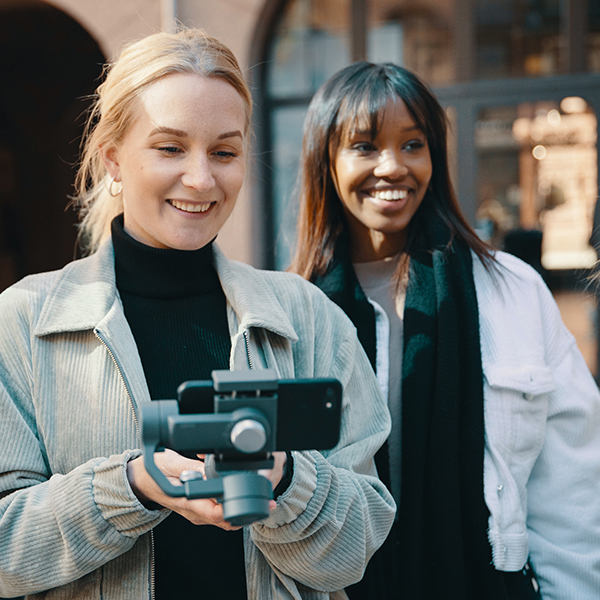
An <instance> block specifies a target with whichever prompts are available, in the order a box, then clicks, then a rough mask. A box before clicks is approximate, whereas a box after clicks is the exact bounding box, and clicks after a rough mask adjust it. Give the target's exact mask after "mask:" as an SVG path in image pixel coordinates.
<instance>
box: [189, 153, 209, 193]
mask: <svg viewBox="0 0 600 600" xmlns="http://www.w3.org/2000/svg"><path fill="white" fill-rule="evenodd" d="M181 182H182V183H183V185H184V186H186V187H189V188H192V189H194V190H196V191H198V192H208V191H210V190H211V189H212V188H214V187H215V179H214V177H213V173H212V168H211V162H210V158H209V157H208V156H206V155H201V156H198V155H195V156H190V157H189V159H188V160H187V161H186V164H185V170H184V173H183V174H182V176H181Z"/></svg>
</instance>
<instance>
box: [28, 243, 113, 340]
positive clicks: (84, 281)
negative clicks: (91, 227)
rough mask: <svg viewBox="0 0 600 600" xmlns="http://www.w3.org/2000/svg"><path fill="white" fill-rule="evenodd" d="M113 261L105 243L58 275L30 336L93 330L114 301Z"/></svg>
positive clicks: (108, 246)
mask: <svg viewBox="0 0 600 600" xmlns="http://www.w3.org/2000/svg"><path fill="white" fill-rule="evenodd" d="M114 263H115V258H114V251H113V247H112V243H110V242H106V243H105V244H103V245H102V246H101V247H100V249H99V250H98V251H97V252H96V253H95V254H93V255H92V256H89V257H87V258H83V259H81V260H76V261H73V262H72V263H69V264H68V265H67V266H66V267H64V268H63V269H62V270H61V271H58V273H57V277H56V279H55V281H54V284H53V285H52V286H51V288H50V290H49V292H48V294H47V295H46V300H45V302H44V306H43V308H42V310H41V312H40V316H39V319H38V321H37V323H36V324H35V326H34V329H33V332H34V334H35V335H37V336H44V335H49V334H51V333H64V332H68V331H85V330H89V329H94V327H96V325H97V324H98V323H99V322H100V321H101V320H102V318H103V317H104V316H105V315H106V314H107V313H108V312H109V310H110V308H111V307H112V306H113V304H114V303H115V300H116V298H117V288H116V285H115V267H114Z"/></svg>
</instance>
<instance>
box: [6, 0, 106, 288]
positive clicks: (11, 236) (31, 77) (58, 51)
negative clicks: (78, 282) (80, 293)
mask: <svg viewBox="0 0 600 600" xmlns="http://www.w3.org/2000/svg"><path fill="white" fill-rule="evenodd" d="M104 60H105V59H104V56H103V54H102V52H101V51H100V48H99V46H98V44H97V43H96V42H95V41H94V40H93V39H92V37H91V36H90V35H89V33H87V32H86V31H85V30H84V29H83V28H82V27H81V26H80V25H79V24H78V23H77V22H76V21H75V20H73V19H72V18H71V17H70V16H68V15H67V14H65V13H64V12H62V11H60V10H58V9H57V8H55V7H53V6H51V5H49V4H47V3H45V2H42V1H40V0H19V1H15V0H0V73H1V74H2V77H1V78H0V290H2V289H4V288H6V287H7V286H8V285H10V284H11V283H13V282H14V281H16V280H18V279H20V278H21V277H23V276H25V275H27V274H30V273H36V272H40V271H47V270H51V269H56V268H60V267H61V266H63V265H64V264H66V263H67V262H69V261H70V260H72V259H73V257H74V256H75V254H76V244H75V238H76V228H75V224H76V222H77V219H76V215H75V214H74V213H73V211H70V210H68V211H66V210H65V209H66V207H67V204H68V201H69V196H70V195H71V194H72V193H73V180H74V177H75V165H76V162H77V157H78V153H79V144H80V141H81V134H82V132H83V125H84V121H85V113H86V110H87V108H88V107H89V103H90V96H91V95H92V94H93V93H94V90H95V88H96V87H97V85H98V83H99V78H100V76H101V73H102V65H103V63H104Z"/></svg>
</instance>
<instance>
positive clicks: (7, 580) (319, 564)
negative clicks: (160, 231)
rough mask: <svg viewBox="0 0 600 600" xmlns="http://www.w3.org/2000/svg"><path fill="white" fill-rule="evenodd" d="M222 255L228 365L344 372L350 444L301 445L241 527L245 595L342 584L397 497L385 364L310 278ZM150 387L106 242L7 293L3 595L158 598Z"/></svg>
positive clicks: (2, 339)
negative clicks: (388, 481) (288, 473)
mask: <svg viewBox="0 0 600 600" xmlns="http://www.w3.org/2000/svg"><path fill="white" fill-rule="evenodd" d="M215 262H216V267H217V271H218V273H219V277H220V280H221V284H222V287H223V290H224V292H225V296H226V297H227V302H228V318H229V326H230V331H231V340H232V351H231V359H230V361H231V365H230V366H231V368H232V369H248V368H249V367H250V364H249V361H252V363H253V364H252V366H253V367H254V368H265V367H269V368H273V369H276V370H277V372H278V374H279V376H280V377H282V378H283V377H285V378H292V377H335V378H337V379H339V380H340V381H341V382H342V385H343V387H344V408H343V422H342V432H341V440H340V443H339V445H338V446H337V447H336V448H335V449H333V450H332V451H330V452H328V453H326V454H321V453H318V452H301V453H298V452H296V453H294V476H293V479H292V482H291V484H290V486H289V488H288V489H287V491H286V492H285V493H284V494H283V495H282V496H280V497H279V499H278V501H277V508H276V509H275V511H274V512H273V513H272V514H271V516H270V517H269V518H268V519H267V520H265V521H263V522H261V523H255V524H253V525H251V526H250V527H247V528H246V530H245V536H244V538H245V554H246V572H247V583H248V590H249V597H250V598H251V599H253V600H265V599H268V598H286V599H287V598H304V599H311V600H313V599H314V600H322V599H325V598H345V597H346V595H345V593H344V592H343V591H342V590H343V588H344V587H346V586H348V585H350V584H352V583H354V582H356V581H357V580H359V579H360V578H361V576H362V573H363V570H364V567H365V563H366V562H367V560H368V558H369V557H370V556H371V555H372V553H373V552H374V551H375V550H376V549H377V548H378V547H379V546H380V545H381V544H382V543H383V541H384V539H385V537H386V535H387V533H388V531H389V528H390V527H391V524H392V520H393V515H394V510H395V507H394V503H393V500H392V499H391V496H390V494H389V493H388V491H387V490H386V489H385V487H384V486H383V485H382V484H381V483H380V482H379V480H378V479H377V478H376V476H375V467H374V463H373V456H374V454H375V452H376V451H377V449H378V448H379V447H380V446H381V445H382V443H383V442H384V440H385V438H386V437H387V435H388V433H389V430H390V419H389V415H388V412H387V408H386V406H385V404H384V402H383V400H382V398H381V396H380V393H379V390H378V386H377V382H376V380H375V376H374V375H373V373H372V371H371V368H370V366H369V363H368V361H367V359H366V357H365V355H364V353H363V351H362V349H361V347H360V345H359V343H358V341H357V338H356V334H355V330H354V328H353V326H352V325H351V324H350V321H349V320H348V319H347V318H346V317H345V315H343V313H342V312H341V311H340V310H339V309H338V308H337V307H336V306H334V305H333V304H332V303H331V302H330V301H329V300H327V299H326V297H325V296H324V295H323V294H322V293H321V292H320V291H319V290H317V289H316V288H315V287H314V286H312V285H310V284H308V283H307V282H305V281H304V280H302V279H301V278H300V277H297V276H295V275H291V274H284V273H276V272H262V271H258V270H255V269H253V268H251V267H249V266H247V265H244V264H241V263H236V262H233V261H229V260H228V259H226V258H225V257H224V256H223V255H222V254H221V253H220V252H219V251H218V249H215ZM144 402H150V396H149V393H148V389H147V386H146V382H145V379H144V373H143V369H142V364H141V362H140V359H139V356H138V352H137V348H136V345H135V341H134V339H133V336H132V334H131V331H130V329H129V326H128V324H127V321H126V320H125V315H124V313H123V307H122V304H121V300H120V298H119V295H118V292H117V289H116V287H115V274H114V255H113V249H112V244H111V242H110V241H108V242H107V243H105V244H104V245H103V246H102V247H101V249H100V250H99V251H98V252H97V253H96V254H94V255H93V256H91V257H89V258H86V259H83V260H78V261H75V262H73V263H71V264H69V265H67V266H66V267H65V268H64V269H62V270H60V271H57V272H52V273H44V274H40V275H34V276H30V277H27V278H26V279H24V280H23V281H21V282H20V283H18V284H16V285H14V286H12V287H11V288H9V289H8V290H6V291H5V292H3V293H2V294H1V295H0V497H2V499H1V500H0V548H1V551H0V596H7V597H11V596H20V595H27V596H29V597H30V598H47V599H48V600H51V599H58V598H60V599H61V600H66V599H72V598H78V599H79V598H81V599H88V598H89V599H91V598H94V599H96V598H98V599H99V598H103V599H104V600H134V599H144V598H152V597H153V556H152V534H151V530H152V528H153V527H154V526H156V525H157V524H158V523H159V522H160V521H161V520H162V519H163V518H165V516H166V515H167V514H168V512H167V511H165V510H155V511H153V510H148V509H146V508H145V507H144V506H143V505H142V504H140V502H139V501H138V500H137V498H136V497H135V495H134V494H133V492H132V491H131V488H130V486H129V484H128V481H127V476H126V464H127V462H128V460H130V459H131V458H132V457H135V456H138V455H139V454H140V450H139V448H140V446H141V444H140V432H139V427H138V417H137V414H138V411H139V406H140V404H142V403H144ZM200 580H201V576H200Z"/></svg>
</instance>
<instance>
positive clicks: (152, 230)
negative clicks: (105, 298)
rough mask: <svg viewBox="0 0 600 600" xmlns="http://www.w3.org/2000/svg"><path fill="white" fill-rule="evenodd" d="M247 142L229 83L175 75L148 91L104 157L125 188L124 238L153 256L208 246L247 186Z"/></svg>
mask: <svg viewBox="0 0 600 600" xmlns="http://www.w3.org/2000/svg"><path fill="white" fill-rule="evenodd" d="M245 135H246V108H245V104H244V101H243V100H242V97H241V96H240V95H239V94H238V92H237V91H236V90H235V89H234V88H233V87H232V86H231V85H230V84H229V83H227V82H225V81H223V80H221V79H217V78H209V77H203V76H200V75H194V74H187V73H186V74H183V73H181V74H179V73H178V74H174V75H168V76H166V77H163V78H162V79H159V80H158V81H156V82H155V83H153V84H151V85H150V86H148V87H147V88H146V89H145V90H144V91H143V92H142V93H141V94H140V96H139V99H138V105H137V107H136V112H135V115H134V122H133V124H132V126H131V128H130V129H129V131H128V132H127V134H126V135H125V137H124V139H123V140H122V142H121V143H120V144H118V145H117V146H112V147H103V148H102V149H101V152H102V158H103V160H104V164H105V166H106V169H107V171H108V172H109V174H110V176H111V177H114V178H115V181H118V182H121V183H122V185H123V207H124V208H123V213H124V226H125V230H126V231H127V232H128V233H129V234H130V235H131V236H132V237H134V238H135V239H137V240H138V241H140V242H142V243H144V244H146V245H148V246H153V247H155V248H175V249H178V250H197V249H199V248H202V247H203V246H205V245H206V244H207V243H209V242H210V241H211V240H212V239H213V238H214V237H215V236H216V235H217V234H218V233H219V231H220V229H221V227H222V226H223V225H224V223H225V221H226V220H227V218H228V217H229V215H230V214H231V211H232V210H233V207H234V206H235V202H236V200H237V196H238V193H239V191H240V188H241V186H242V183H243V181H244V173H245V156H244V148H245V146H244V139H245Z"/></svg>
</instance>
